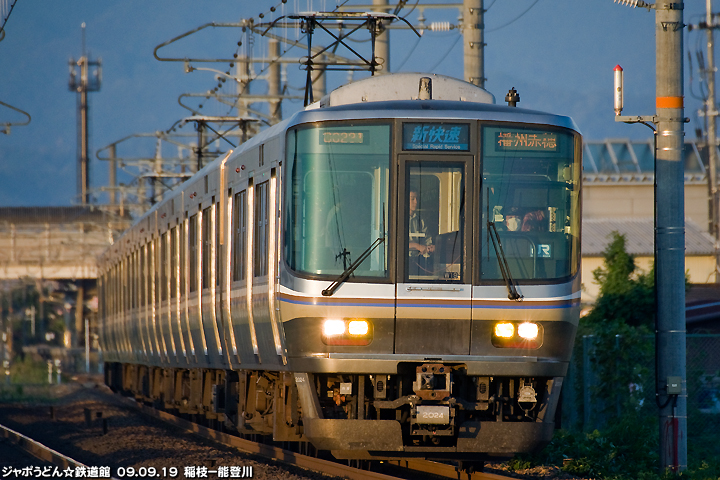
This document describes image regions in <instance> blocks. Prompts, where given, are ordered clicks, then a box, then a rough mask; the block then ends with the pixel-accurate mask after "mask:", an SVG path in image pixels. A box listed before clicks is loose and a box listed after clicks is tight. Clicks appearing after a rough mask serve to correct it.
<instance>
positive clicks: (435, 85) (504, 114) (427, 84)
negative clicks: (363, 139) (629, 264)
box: [138, 73, 580, 221]
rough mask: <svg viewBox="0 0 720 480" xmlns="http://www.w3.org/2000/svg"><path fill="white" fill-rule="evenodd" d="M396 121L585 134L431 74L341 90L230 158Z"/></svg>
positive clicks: (561, 119) (385, 78) (568, 122)
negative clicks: (303, 133)
mask: <svg viewBox="0 0 720 480" xmlns="http://www.w3.org/2000/svg"><path fill="white" fill-rule="evenodd" d="M392 118H401V119H423V118H433V119H441V120H463V119H467V120H485V121H497V122H517V123H531V124H538V125H555V126H559V127H564V128H568V129H571V130H575V131H577V132H579V131H580V130H579V129H578V127H577V125H576V124H575V122H574V121H573V120H572V118H570V117H567V116H563V115H555V114H551V113H546V112H539V111H535V110H528V109H524V108H517V107H509V106H506V105H496V104H495V97H494V96H493V95H492V94H491V93H489V92H488V91H486V90H484V89H482V88H480V87H478V86H476V85H473V84H471V83H468V82H465V81H462V80H458V79H456V78H453V77H448V76H445V75H438V74H429V73H394V74H389V75H379V76H373V77H369V78H364V79H362V80H358V81H356V82H352V83H350V84H347V85H343V86H341V87H338V88H337V89H335V90H333V91H332V92H330V93H329V94H328V95H326V96H324V97H323V98H322V99H321V100H320V101H317V102H315V103H313V104H311V105H309V106H307V107H306V108H305V109H304V110H301V111H299V112H297V113H295V114H294V115H292V116H291V117H290V118H288V119H286V120H284V121H282V122H280V123H278V124H276V125H273V126H272V127H270V128H267V129H265V130H263V131H262V132H260V133H258V134H257V135H255V136H254V137H252V138H251V139H249V140H248V141H247V142H245V143H243V144H242V145H239V146H238V147H237V148H236V149H234V151H231V152H229V155H231V156H234V155H237V154H239V153H241V152H244V151H247V150H248V149H250V148H253V147H255V146H257V145H259V144H261V143H263V142H265V141H266V140H267V139H269V138H272V137H274V136H276V135H278V134H280V133H281V132H284V131H286V130H287V129H288V128H290V127H293V126H296V125H301V124H304V123H314V122H321V121H334V120H337V121H339V120H353V119H358V120H362V119H378V120H380V119H392ZM224 157H225V156H223V157H219V158H217V159H216V160H214V161H213V162H210V163H209V164H208V165H205V166H204V167H203V168H202V169H201V170H200V171H198V172H196V173H195V175H194V176H193V177H191V178H190V179H188V181H192V180H194V179H197V178H199V177H201V176H202V175H205V174H207V172H208V171H211V170H214V169H215V168H217V164H218V163H219V162H221V161H222V158H224ZM181 191H182V188H179V189H176V190H175V191H172V192H170V193H169V194H168V195H166V196H165V198H164V199H163V201H162V202H160V203H159V204H156V205H154V206H153V207H152V208H150V209H149V210H148V211H147V212H145V214H144V215H143V216H142V217H141V219H142V218H145V217H147V216H148V215H150V214H152V212H154V211H156V210H157V209H158V208H159V207H160V205H161V204H164V203H165V202H166V201H169V199H170V198H174V197H178V196H179V195H180V192H181ZM138 221H139V220H138Z"/></svg>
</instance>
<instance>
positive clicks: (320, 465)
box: [122, 397, 399, 480]
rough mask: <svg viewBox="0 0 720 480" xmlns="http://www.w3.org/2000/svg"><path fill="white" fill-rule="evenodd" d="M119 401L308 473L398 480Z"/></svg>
mask: <svg viewBox="0 0 720 480" xmlns="http://www.w3.org/2000/svg"><path fill="white" fill-rule="evenodd" d="M122 399H123V401H125V402H127V404H128V405H131V406H134V407H136V408H138V409H139V410H140V411H141V412H142V413H144V414H145V415H148V416H150V417H152V418H155V419H158V420H161V421H163V422H165V423H168V424H170V425H172V426H174V427H177V428H180V429H181V430H184V431H186V432H190V433H194V434H196V435H199V436H201V437H203V438H205V439H208V440H212V441H215V442H218V443H221V444H223V445H228V446H231V447H235V448H237V449H239V450H242V451H243V452H247V453H253V454H256V455H261V456H264V457H269V458H272V459H274V460H278V461H280V462H284V463H287V464H290V465H294V466H297V467H300V468H304V469H307V470H312V471H314V472H321V473H324V474H327V475H334V476H338V477H343V478H348V479H351V480H399V479H398V477H392V476H390V475H385V474H382V473H377V472H370V471H367V470H360V469H358V468H354V467H349V466H347V465H342V464H339V463H335V462H331V461H328V460H322V459H320V458H315V457H310V456H307V455H302V454H299V453H296V452H291V451H290V450H284V449H281V448H277V447H273V446H271V445H265V444H262V443H257V442H252V441H250V440H245V439H243V438H240V437H236V436H234V435H230V434H227V433H223V432H219V431H217V430H213V429H211V428H207V427H203V426H202V425H198V424H197V423H193V422H190V421H188V420H184V419H182V418H178V417H176V416H174V415H171V414H169V413H167V412H163V411H161V410H157V409H155V408H152V407H148V406H147V405H143V404H140V403H138V402H136V401H135V400H133V399H131V398H125V397H122Z"/></svg>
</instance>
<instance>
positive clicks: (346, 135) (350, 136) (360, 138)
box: [320, 129, 367, 145]
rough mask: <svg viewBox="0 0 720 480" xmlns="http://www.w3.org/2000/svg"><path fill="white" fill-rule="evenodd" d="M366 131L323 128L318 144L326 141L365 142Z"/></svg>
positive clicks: (323, 143) (324, 143) (326, 142)
mask: <svg viewBox="0 0 720 480" xmlns="http://www.w3.org/2000/svg"><path fill="white" fill-rule="evenodd" d="M366 137H367V131H363V130H336V129H333V130H331V131H329V130H325V131H321V132H320V144H321V145H326V144H328V143H365V138H366Z"/></svg>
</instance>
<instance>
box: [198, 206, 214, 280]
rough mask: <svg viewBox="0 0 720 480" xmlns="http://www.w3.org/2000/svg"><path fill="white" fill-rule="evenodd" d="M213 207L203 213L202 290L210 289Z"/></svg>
mask: <svg viewBox="0 0 720 480" xmlns="http://www.w3.org/2000/svg"><path fill="white" fill-rule="evenodd" d="M211 220H212V205H211V206H209V207H207V208H205V209H203V211H202V228H201V230H202V233H201V235H202V245H201V247H200V248H201V249H202V288H203V289H205V288H210V281H211V279H210V262H211V261H212V221H211Z"/></svg>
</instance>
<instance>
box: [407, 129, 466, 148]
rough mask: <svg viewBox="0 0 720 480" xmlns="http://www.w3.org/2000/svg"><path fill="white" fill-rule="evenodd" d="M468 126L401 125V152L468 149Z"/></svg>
mask: <svg viewBox="0 0 720 480" xmlns="http://www.w3.org/2000/svg"><path fill="white" fill-rule="evenodd" d="M469 137H470V125H457V124H444V125H443V124H440V123H403V150H456V151H467V150H469V149H470V142H469Z"/></svg>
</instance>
